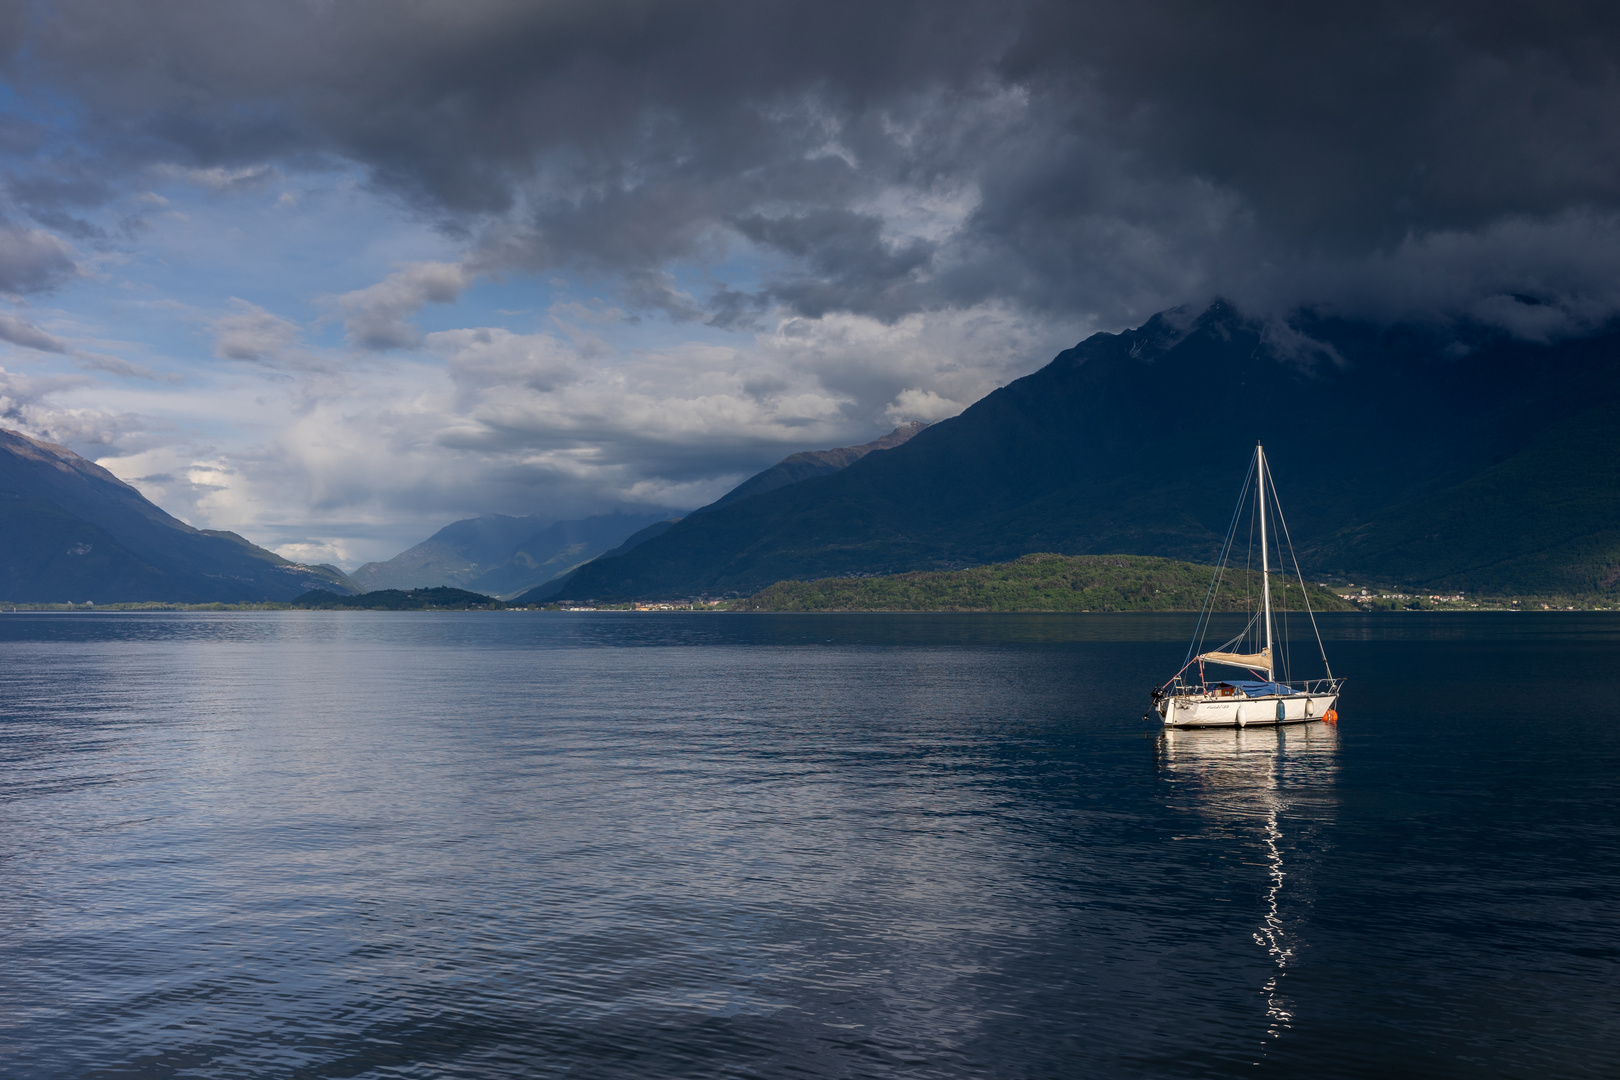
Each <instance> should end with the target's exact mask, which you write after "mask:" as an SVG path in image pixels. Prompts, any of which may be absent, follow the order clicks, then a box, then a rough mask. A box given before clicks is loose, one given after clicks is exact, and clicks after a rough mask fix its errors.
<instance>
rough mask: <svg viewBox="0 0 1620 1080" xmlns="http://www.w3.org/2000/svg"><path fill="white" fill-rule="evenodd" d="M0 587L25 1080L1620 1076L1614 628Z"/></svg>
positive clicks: (6, 791) (17, 1032)
mask: <svg viewBox="0 0 1620 1080" xmlns="http://www.w3.org/2000/svg"><path fill="white" fill-rule="evenodd" d="M1190 625H1191V620H1190V619H1188V618H1185V617H1180V616H1116V615H1089V616H1088V615H1076V616H961V615H923V616H765V615H712V614H710V615H682V614H672V615H633V614H618V613H599V614H594V615H593V614H562V613H556V614H542V613H526V614H494V613H489V614H483V613H456V614H416V613H399V614H393V613H363V612H353V613H319V612H308V613H304V612H286V613H244V614H235V613H227V614H196V615H190V614H110V613H109V614H94V615H91V614H60V615H51V614H5V615H0V1073H3V1074H5V1075H7V1076H11V1077H30V1078H31V1077H97V1078H114V1077H142V1078H159V1077H208V1078H211V1080H212V1078H223V1077H254V1078H258V1077H281V1076H286V1077H407V1076H409V1077H496V1076H500V1077H507V1076H535V1077H548V1076H558V1077H561V1076H568V1077H638V1078H641V1077H688V1076H690V1077H727V1076H749V1077H752V1076H758V1077H787V1076H799V1077H908V1078H909V1077H980V1076H994V1077H1069V1076H1075V1077H1136V1076H1143V1077H1226V1076H1278V1077H1300V1076H1311V1077H1340V1076H1343V1077H1350V1076H1356V1077H1365V1076H1380V1077H1383V1076H1413V1077H1538V1078H1540V1077H1614V1076H1620V1022H1617V1020H1616V1017H1617V1016H1620V799H1617V795H1620V780H1617V777H1620V734H1617V732H1620V728H1617V725H1616V718H1617V717H1616V713H1617V706H1616V703H1615V698H1614V693H1613V687H1614V684H1615V681H1616V677H1617V675H1620V617H1615V616H1610V615H1601V614H1579V613H1574V614H1570V613H1565V614H1496V615H1493V614H1466V615H1444V614H1432V615H1431V614H1416V613H1414V614H1405V615H1384V616H1367V615H1347V616H1336V617H1329V618H1328V619H1326V620H1324V632H1325V635H1326V637H1327V638H1328V648H1329V655H1330V658H1331V659H1332V660H1333V663H1334V668H1335V671H1336V672H1337V673H1338V674H1341V675H1345V676H1348V677H1349V679H1350V683H1349V685H1348V687H1347V690H1346V693H1345V696H1344V700H1343V702H1342V704H1341V706H1340V714H1341V721H1340V723H1339V725H1338V726H1337V728H1333V727H1326V726H1323V725H1320V724H1316V725H1309V726H1302V727H1294V728H1288V729H1285V730H1284V731H1282V732H1280V733H1279V732H1277V731H1275V730H1271V731H1264V730H1261V731H1248V732H1244V733H1236V732H1230V731H1229V732H1181V733H1175V734H1174V735H1173V736H1170V737H1166V736H1164V735H1161V733H1160V732H1159V730H1158V729H1157V727H1156V726H1155V725H1151V724H1147V723H1144V722H1143V721H1142V720H1141V719H1140V717H1141V716H1142V713H1143V711H1144V709H1145V708H1146V705H1147V701H1146V696H1147V691H1148V690H1149V689H1150V688H1151V686H1152V685H1153V684H1154V683H1156V682H1158V681H1160V680H1162V679H1163V678H1164V677H1165V676H1167V675H1168V674H1169V673H1170V672H1171V671H1173V670H1175V668H1176V667H1177V666H1178V665H1179V664H1180V662H1181V659H1182V656H1183V653H1184V651H1185V638H1186V633H1187V631H1188V629H1189V628H1190Z"/></svg>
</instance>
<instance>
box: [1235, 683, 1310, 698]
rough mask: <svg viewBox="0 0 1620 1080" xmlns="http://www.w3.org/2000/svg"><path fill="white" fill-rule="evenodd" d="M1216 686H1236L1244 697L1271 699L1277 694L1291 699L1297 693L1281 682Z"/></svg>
mask: <svg viewBox="0 0 1620 1080" xmlns="http://www.w3.org/2000/svg"><path fill="white" fill-rule="evenodd" d="M1215 685H1216V686H1235V687H1237V688H1238V689H1239V690H1241V691H1243V696H1244V697H1269V696H1271V695H1272V694H1276V695H1277V696H1279V697H1291V696H1292V695H1293V694H1295V693H1297V691H1296V690H1295V689H1294V688H1293V687H1291V686H1284V685H1283V684H1282V683H1280V682H1221V683H1216V684H1215Z"/></svg>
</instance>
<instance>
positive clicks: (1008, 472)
mask: <svg viewBox="0 0 1620 1080" xmlns="http://www.w3.org/2000/svg"><path fill="white" fill-rule="evenodd" d="M1617 357H1620V332H1617V330H1616V329H1615V328H1611V329H1609V330H1606V331H1605V332H1603V333H1601V334H1597V335H1594V336H1591V337H1587V338H1584V339H1580V340H1567V341H1562V342H1556V343H1553V344H1535V343H1528V342H1524V341H1518V340H1513V339H1510V338H1508V337H1506V336H1505V335H1503V334H1501V333H1499V332H1495V331H1490V330H1487V329H1484V328H1480V327H1462V328H1458V327H1455V326H1453V327H1447V328H1441V327H1438V326H1397V327H1379V326H1373V325H1370V324H1362V323H1355V322H1348V321H1338V320H1329V319H1316V320H1312V321H1307V322H1304V323H1296V324H1295V325H1294V326H1293V327H1292V329H1282V330H1279V329H1278V328H1277V327H1274V326H1268V325H1266V324H1263V323H1261V322H1259V321H1255V320H1251V319H1247V318H1244V317H1243V316H1242V315H1241V314H1239V313H1238V312H1236V311H1234V310H1233V309H1232V308H1231V307H1229V306H1227V305H1225V304H1220V303H1217V304H1215V305H1214V306H1212V307H1211V308H1210V309H1208V310H1207V311H1205V312H1204V313H1202V314H1201V315H1197V316H1196V317H1194V316H1193V315H1192V314H1191V313H1188V312H1181V311H1178V312H1167V313H1164V314H1161V315H1158V316H1155V317H1154V318H1153V319H1151V320H1149V321H1148V322H1147V323H1146V324H1145V325H1143V326H1142V327H1141V328H1139V329H1137V330H1133V331H1127V332H1125V333H1121V334H1097V335H1094V336H1092V337H1091V338H1088V339H1087V340H1086V341H1084V342H1082V343H1081V344H1080V345H1078V346H1076V347H1075V348H1073V349H1070V350H1068V351H1066V352H1064V353H1062V354H1060V355H1059V356H1058V357H1057V358H1056V359H1055V360H1054V361H1052V363H1050V364H1048V365H1047V366H1046V367H1044V368H1042V369H1041V370H1040V371H1038V372H1036V373H1035V374H1033V375H1030V376H1027V377H1025V378H1023V379H1019V380H1017V381H1015V382H1013V383H1011V384H1009V385H1008V386H1005V387H1003V388H1002V389H1000V390H997V391H995V392H994V393H992V394H990V395H988V396H987V397H985V398H984V399H983V400H982V401H980V402H978V403H977V404H975V405H974V406H972V407H971V408H969V409H968V410H966V411H965V412H964V413H962V414H961V415H960V416H958V417H955V418H954V419H951V420H945V421H942V422H940V423H938V424H935V425H934V426H932V427H930V428H928V429H927V430H925V431H923V432H921V433H920V434H918V435H917V436H916V437H914V438H912V439H911V440H910V441H908V442H906V443H905V444H904V445H902V446H898V447H896V448H894V449H892V450H888V451H885V452H883V453H880V454H870V455H867V456H866V457H864V458H863V459H861V460H859V461H857V462H856V463H854V464H853V465H851V466H849V467H848V468H846V469H843V470H840V471H838V472H835V473H832V474H830V475H826V476H820V477H813V478H811V479H807V480H802V481H800V482H798V483H794V484H790V485H788V486H786V487H782V488H778V489H777V490H774V491H768V492H765V493H763V494H759V495H755V496H753V497H751V498H747V499H739V500H736V501H734V502H733V503H731V504H729V505H723V506H716V507H713V508H711V509H710V510H708V511H706V512H705V513H702V514H693V515H691V516H690V517H688V518H686V519H685V520H684V521H682V522H681V523H680V524H678V525H676V526H674V527H673V528H671V529H669V530H668V531H667V532H665V533H664V534H663V535H662V536H658V537H656V538H654V539H652V540H649V541H648V542H647V543H645V544H642V545H641V546H639V547H637V548H636V549H634V550H633V551H630V552H627V553H625V554H624V555H621V556H617V557H614V558H611V559H600V560H598V561H596V562H594V563H591V564H590V565H588V566H585V567H582V568H581V569H580V571H579V572H578V573H576V574H575V575H574V576H573V577H572V578H570V579H569V581H568V582H567V584H566V587H565V588H564V589H563V590H562V593H561V595H563V596H565V597H569V598H590V597H596V598H608V597H629V596H660V595H663V596H667V595H690V594H695V593H703V592H707V593H710V594H720V593H725V592H740V593H751V592H753V591H755V590H757V589H760V588H762V587H764V586H766V585H769V584H771V583H773V582H776V581H780V580H784V579H790V578H798V579H807V578H819V577H825V576H829V575H834V574H847V573H892V572H898V571H906V570H919V569H939V568H950V567H955V566H964V565H978V564H983V563H989V562H997V561H1003V560H1006V559H1011V558H1016V557H1017V556H1019V555H1023V554H1026V553H1029V552H1036V551H1055V552H1060V553H1063V554H1093V553H1111V552H1120V553H1128V554H1139V555H1164V556H1170V557H1174V558H1182V559H1190V560H1194V561H1208V560H1210V559H1211V558H1212V557H1213V556H1214V554H1215V552H1216V550H1217V547H1218V544H1219V541H1220V538H1221V536H1222V534H1223V533H1224V532H1225V529H1226V525H1227V522H1228V520H1229V518H1230V515H1231V512H1232V503H1233V501H1234V499H1235V497H1236V494H1237V489H1238V486H1239V484H1240V482H1241V480H1242V477H1243V472H1244V469H1245V468H1246V467H1247V464H1248V459H1249V455H1250V453H1251V451H1252V448H1253V445H1254V443H1255V441H1256V440H1264V441H1265V443H1266V445H1267V448H1268V452H1269V454H1270V456H1271V459H1272V461H1273V465H1274V471H1275V475H1276V482H1277V485H1278V487H1279V488H1280V489H1281V493H1282V498H1283V505H1284V509H1285V510H1286V511H1287V514H1288V518H1287V521H1288V525H1289V527H1290V528H1291V529H1292V530H1293V537H1294V539H1295V541H1296V543H1297V544H1298V546H1299V553H1300V557H1301V560H1302V562H1303V564H1304V566H1305V569H1306V571H1307V573H1310V574H1315V575H1319V576H1322V575H1329V574H1336V575H1340V576H1347V577H1349V578H1351V580H1358V581H1359V580H1365V579H1371V580H1375V581H1385V582H1389V583H1397V582H1398V583H1405V584H1410V585H1414V586H1420V587H1424V588H1435V589H1440V588H1445V589H1454V588H1462V589H1467V590H1475V591H1479V590H1489V591H1518V592H1552V591H1568V592H1593V591H1602V590H1615V589H1616V588H1617V586H1620V425H1616V424H1615V423H1614V422H1613V417H1614V416H1615V415H1617V412H1620V363H1617V362H1616V358H1617Z"/></svg>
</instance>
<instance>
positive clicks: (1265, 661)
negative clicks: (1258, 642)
mask: <svg viewBox="0 0 1620 1080" xmlns="http://www.w3.org/2000/svg"><path fill="white" fill-rule="evenodd" d="M1198 659H1200V660H1202V661H1204V662H1205V663H1209V664H1230V665H1231V666H1232V667H1240V668H1250V669H1253V670H1256V671H1264V672H1265V673H1266V674H1267V675H1269V674H1271V647H1270V646H1269V645H1268V646H1266V647H1265V648H1264V649H1261V650H1260V651H1259V652H1257V653H1235V652H1207V653H1204V654H1203V655H1201V656H1199V658H1198Z"/></svg>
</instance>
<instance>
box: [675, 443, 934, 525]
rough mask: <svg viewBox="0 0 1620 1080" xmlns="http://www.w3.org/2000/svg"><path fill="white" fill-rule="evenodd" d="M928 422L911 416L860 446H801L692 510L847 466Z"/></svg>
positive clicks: (756, 493) (733, 500)
mask: <svg viewBox="0 0 1620 1080" xmlns="http://www.w3.org/2000/svg"><path fill="white" fill-rule="evenodd" d="M927 426H928V425H927V424H926V423H924V422H923V421H921V420H913V421H912V422H911V423H909V424H901V425H900V426H899V427H897V428H895V429H894V430H893V431H891V432H889V433H888V434H887V435H884V436H883V437H881V438H878V439H873V440H872V441H871V442H869V443H862V444H861V445H860V446H840V447H837V448H835V449H832V450H801V451H800V452H799V453H797V454H789V455H788V456H787V457H785V458H783V459H782V460H781V461H778V462H777V463H776V464H775V465H772V466H771V467H770V468H768V469H766V470H765V471H764V472H762V473H756V474H755V475H753V476H751V477H749V478H748V479H747V480H744V481H743V482H742V483H740V484H738V485H737V486H736V487H734V488H732V489H731V490H730V491H728V492H726V493H725V494H724V495H722V496H720V498H718V499H716V500H715V501H714V502H712V503H710V504H709V505H708V506H705V507H703V508H702V509H701V510H694V511H693V513H695V514H701V513H705V512H706V511H709V510H712V509H714V508H715V507H717V506H725V505H727V504H728V503H733V502H736V501H737V500H738V499H747V498H750V497H752V496H754V495H763V494H765V493H766V492H767V491H775V490H776V489H777V488H781V487H787V485H789V484H796V483H798V482H799V481H800V480H810V479H812V478H814V477H817V476H826V475H828V474H829V473H835V472H837V471H838V470H840V469H847V468H849V467H850V466H851V465H853V464H855V463H856V462H857V461H859V460H861V458H863V457H865V456H866V455H867V454H870V453H871V452H872V451H874V450H892V449H894V448H895V447H896V446H899V445H900V444H901V443H903V442H905V441H906V440H908V439H910V438H911V437H912V436H913V435H915V434H917V432H919V431H921V430H922V429H923V428H925V427H927Z"/></svg>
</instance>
